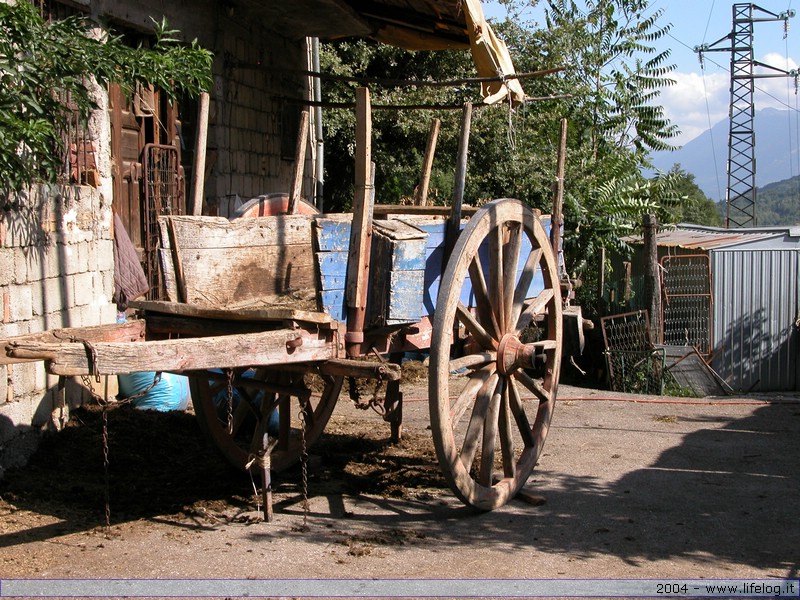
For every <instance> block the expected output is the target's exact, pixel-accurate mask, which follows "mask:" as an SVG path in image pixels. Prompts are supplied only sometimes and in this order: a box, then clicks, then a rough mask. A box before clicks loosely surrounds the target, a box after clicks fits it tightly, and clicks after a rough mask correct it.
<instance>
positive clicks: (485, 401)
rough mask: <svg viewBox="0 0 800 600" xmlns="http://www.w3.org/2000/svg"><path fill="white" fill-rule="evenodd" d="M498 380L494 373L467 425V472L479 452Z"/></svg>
mask: <svg viewBox="0 0 800 600" xmlns="http://www.w3.org/2000/svg"><path fill="white" fill-rule="evenodd" d="M498 379H499V377H498V375H497V373H496V372H495V373H492V374H491V375H490V376H489V377H488V378H487V379H486V381H485V382H484V383H483V385H482V386H481V388H480V390H478V393H477V395H476V396H475V404H474V405H473V407H472V415H471V416H470V419H469V425H467V432H466V434H465V435H464V444H463V445H462V446H461V462H462V464H463V465H464V468H465V469H467V471H469V469H470V467H471V466H472V461H473V460H475V452H476V451H477V450H478V441H479V439H480V437H481V432H482V431H483V427H484V422H485V420H486V412H487V410H488V407H489V402H490V400H491V397H492V395H493V393H494V389H495V387H497V381H498Z"/></svg>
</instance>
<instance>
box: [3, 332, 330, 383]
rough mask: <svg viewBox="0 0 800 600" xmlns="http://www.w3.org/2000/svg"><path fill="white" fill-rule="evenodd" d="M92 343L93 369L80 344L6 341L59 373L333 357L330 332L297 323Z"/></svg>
mask: <svg viewBox="0 0 800 600" xmlns="http://www.w3.org/2000/svg"><path fill="white" fill-rule="evenodd" d="M298 343H300V345H299V346H298V345H297V344H298ZM92 346H93V350H94V353H95V356H96V364H95V365H94V367H95V369H94V370H93V369H92V365H90V361H89V358H88V354H89V352H88V351H87V348H86V347H85V346H84V345H83V344H77V343H63V344H52V343H41V342H40V343H35V342H28V343H24V342H16V343H12V344H10V345H9V349H8V352H9V354H11V356H15V357H20V358H39V359H43V360H46V361H47V370H48V372H50V373H52V374H54V375H64V376H76V375H85V374H90V373H92V372H97V373H98V374H100V375H119V374H122V373H135V372H141V371H184V370H193V369H213V368H228V367H245V366H259V365H276V364H288V363H296V362H308V361H319V360H328V359H331V358H336V344H335V342H334V336H333V335H332V333H331V332H328V334H327V335H320V334H315V333H309V332H306V331H305V330H302V329H278V330H273V331H265V332H259V333H243V334H237V335H225V336H210V337H204V338H183V339H176V340H158V341H150V342H136V343H129V342H128V343H126V342H99V343H97V344H93V345H92Z"/></svg>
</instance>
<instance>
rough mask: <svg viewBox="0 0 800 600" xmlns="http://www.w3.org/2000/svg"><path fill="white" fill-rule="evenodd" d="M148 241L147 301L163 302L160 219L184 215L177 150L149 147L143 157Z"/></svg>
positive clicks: (146, 269)
mask: <svg viewBox="0 0 800 600" xmlns="http://www.w3.org/2000/svg"><path fill="white" fill-rule="evenodd" d="M142 166H143V177H144V196H145V197H144V206H145V215H144V217H145V219H144V224H145V239H144V267H145V274H146V275H147V282H148V283H149V284H150V291H149V292H148V294H147V298H148V300H162V299H164V297H165V293H164V286H163V282H162V277H161V269H160V268H159V258H158V247H159V232H158V217H160V216H165V215H179V214H182V212H183V210H182V206H183V188H182V180H181V177H180V165H179V163H178V149H177V148H176V147H175V146H167V145H162V144H147V145H146V146H145V147H144V151H143V157H142Z"/></svg>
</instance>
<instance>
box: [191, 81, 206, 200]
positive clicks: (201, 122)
mask: <svg viewBox="0 0 800 600" xmlns="http://www.w3.org/2000/svg"><path fill="white" fill-rule="evenodd" d="M208 105H209V97H208V92H201V93H200V104H199V105H198V107H197V138H196V141H195V144H194V166H193V167H192V214H193V215H195V216H199V215H201V214H203V191H204V189H205V180H206V147H207V146H208Z"/></svg>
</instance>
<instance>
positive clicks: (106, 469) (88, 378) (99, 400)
mask: <svg viewBox="0 0 800 600" xmlns="http://www.w3.org/2000/svg"><path fill="white" fill-rule="evenodd" d="M70 341H71V342H74V343H80V344H83V347H84V348H85V349H86V355H87V356H86V357H87V359H88V361H89V371H90V373H89V374H87V375H81V382H82V383H83V385H84V388H85V389H86V391H87V392H88V394H89V396H90V398H92V400H93V401H94V402H95V404H97V405H98V406H100V407H101V409H102V413H101V414H102V433H101V436H102V440H103V442H102V443H103V482H104V483H103V496H104V501H105V502H104V504H105V506H104V515H105V523H106V527H111V477H110V465H111V463H110V461H109V454H110V452H109V441H108V408H109V406H110V404H111V403H110V402H109V400H108V376H107V375H106V376H105V377H106V385H105V393H104V395H103V396H101V395H100V394H98V393H97V392H95V391H94V384H93V383H92V377H94V380H95V382H97V383H100V369H99V367H98V365H97V350H96V349H95V347H94V346H93V345H92V343H91V342H89V341H88V340H82V339H77V338H70ZM160 381H161V372H160V371H158V372H156V374H155V375H154V376H153V382H152V383H151V384H150V385H148V386H147V387H146V388H144V389H143V390H140V391H138V392H136V393H135V394H131V395H130V396H128V397H126V398H117V402H116V403H117V404H118V405H122V404H129V403H131V402H133V401H134V400H138V399H139V398H141V397H142V396H144V395H145V394H147V392H149V391H150V390H152V389H153V388H154V387H155V386H156V385H158V383H159V382H160Z"/></svg>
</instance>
